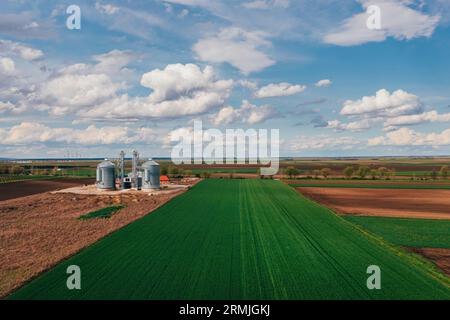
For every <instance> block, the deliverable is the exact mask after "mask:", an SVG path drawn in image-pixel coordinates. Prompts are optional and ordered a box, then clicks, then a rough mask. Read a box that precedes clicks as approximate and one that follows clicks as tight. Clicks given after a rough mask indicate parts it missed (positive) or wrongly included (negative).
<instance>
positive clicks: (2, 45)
mask: <svg viewBox="0 0 450 320" xmlns="http://www.w3.org/2000/svg"><path fill="white" fill-rule="evenodd" d="M0 52H1V53H2V54H3V55H13V56H19V57H21V58H22V59H24V60H27V61H33V60H37V59H40V58H42V57H43V56H44V53H43V52H42V51H41V50H38V49H34V48H32V47H29V46H26V45H24V44H21V43H18V42H13V41H10V40H0Z"/></svg>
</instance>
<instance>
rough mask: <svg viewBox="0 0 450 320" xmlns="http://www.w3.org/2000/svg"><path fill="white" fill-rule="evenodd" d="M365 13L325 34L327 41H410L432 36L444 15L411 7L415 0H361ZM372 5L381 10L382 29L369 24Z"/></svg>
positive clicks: (357, 42) (340, 42)
mask: <svg viewBox="0 0 450 320" xmlns="http://www.w3.org/2000/svg"><path fill="white" fill-rule="evenodd" d="M359 2H360V3H361V5H362V7H363V9H364V12H362V13H358V14H355V15H354V16H352V17H350V18H348V19H347V20H345V21H344V22H343V23H342V25H341V26H340V28H339V29H338V30H335V31H331V32H329V33H328V34H326V35H325V36H324V39H323V40H324V42H326V43H330V44H335V45H340V46H353V45H360V44H364V43H367V42H381V41H384V40H386V39H387V38H389V37H393V38H395V39H397V40H410V39H413V38H417V37H430V36H431V35H432V34H433V32H434V30H435V29H436V27H437V25H438V23H439V21H440V16H438V15H427V14H425V13H423V12H421V11H419V10H415V9H413V8H411V7H410V5H411V1H405V0H360V1H359ZM371 5H376V6H378V7H379V8H380V10H381V29H380V30H371V29H369V28H368V27H367V20H368V18H369V15H368V14H367V13H366V11H367V9H368V8H369V7H370V6H371Z"/></svg>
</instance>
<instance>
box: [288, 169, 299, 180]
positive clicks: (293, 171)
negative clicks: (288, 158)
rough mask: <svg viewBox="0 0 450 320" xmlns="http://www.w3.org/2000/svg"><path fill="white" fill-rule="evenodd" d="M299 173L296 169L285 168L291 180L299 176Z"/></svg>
mask: <svg viewBox="0 0 450 320" xmlns="http://www.w3.org/2000/svg"><path fill="white" fill-rule="evenodd" d="M299 173H300V172H299V171H298V169H297V168H296V167H287V168H286V174H287V175H288V176H289V178H291V179H292V178H293V177H296V176H298V175H299Z"/></svg>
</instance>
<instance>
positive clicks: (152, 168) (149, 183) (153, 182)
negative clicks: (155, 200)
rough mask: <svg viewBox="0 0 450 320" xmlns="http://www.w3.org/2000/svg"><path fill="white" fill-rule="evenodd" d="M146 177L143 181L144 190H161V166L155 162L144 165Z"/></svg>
mask: <svg viewBox="0 0 450 320" xmlns="http://www.w3.org/2000/svg"><path fill="white" fill-rule="evenodd" d="M142 169H143V170H144V176H143V181H142V188H143V189H159V188H160V183H159V179H160V169H159V164H158V163H157V162H155V161H153V160H149V161H147V162H145V163H144V164H143V165H142Z"/></svg>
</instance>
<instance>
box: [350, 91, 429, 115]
mask: <svg viewBox="0 0 450 320" xmlns="http://www.w3.org/2000/svg"><path fill="white" fill-rule="evenodd" d="M422 111H423V103H422V102H421V101H420V99H419V97H418V96H416V95H414V94H411V93H408V92H406V91H403V90H397V91H394V92H393V93H392V94H391V93H390V92H389V91H387V90H386V89H381V90H379V91H377V93H376V94H375V96H366V97H363V98H361V99H359V100H356V101H352V100H347V101H346V102H345V103H344V106H343V108H342V110H341V114H342V115H346V116H350V115H372V116H374V115H376V116H383V117H395V116H400V115H409V114H415V113H418V112H422Z"/></svg>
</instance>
